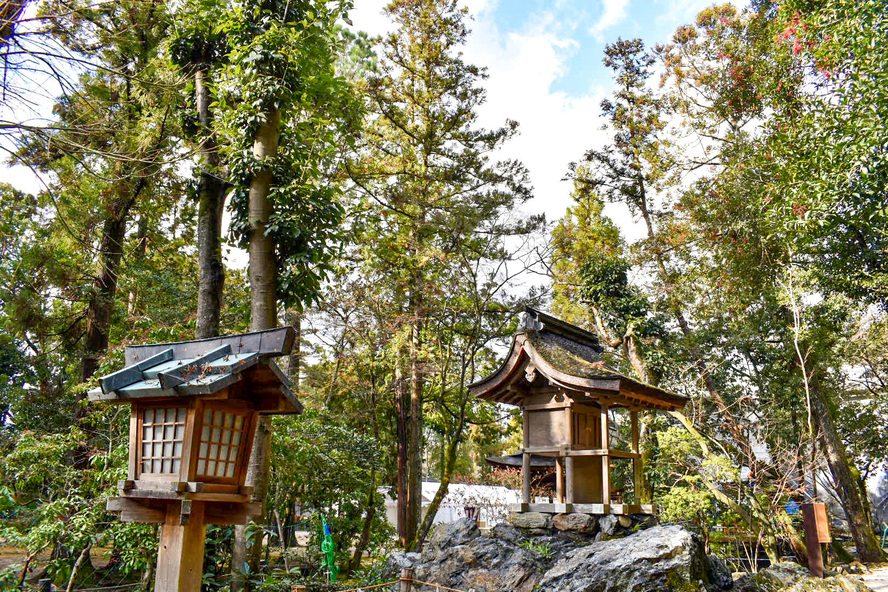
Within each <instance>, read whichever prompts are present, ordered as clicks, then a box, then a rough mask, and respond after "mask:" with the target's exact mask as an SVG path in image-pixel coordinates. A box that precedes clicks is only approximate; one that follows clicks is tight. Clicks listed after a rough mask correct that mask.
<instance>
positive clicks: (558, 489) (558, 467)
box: [555, 456, 564, 504]
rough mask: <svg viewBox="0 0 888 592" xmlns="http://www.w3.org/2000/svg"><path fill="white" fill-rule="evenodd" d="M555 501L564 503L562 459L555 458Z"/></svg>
mask: <svg viewBox="0 0 888 592" xmlns="http://www.w3.org/2000/svg"><path fill="white" fill-rule="evenodd" d="M555 501H556V502H557V503H559V504H563V503H564V457H561V456H556V457H555Z"/></svg>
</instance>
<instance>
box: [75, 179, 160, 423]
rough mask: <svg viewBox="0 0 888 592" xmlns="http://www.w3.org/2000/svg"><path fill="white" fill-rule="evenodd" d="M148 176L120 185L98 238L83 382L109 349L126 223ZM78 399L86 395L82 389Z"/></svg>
mask: <svg viewBox="0 0 888 592" xmlns="http://www.w3.org/2000/svg"><path fill="white" fill-rule="evenodd" d="M144 186H145V180H144V179H140V180H139V181H138V183H137V184H136V187H135V188H133V189H132V190H131V191H127V190H126V189H123V188H121V189H120V191H119V194H118V197H117V199H115V200H113V201H112V202H111V203H110V204H109V206H108V208H107V211H108V217H107V218H105V222H104V223H103V224H102V237H101V239H100V241H99V259H98V264H97V269H96V277H95V279H94V280H93V285H92V294H91V295H90V298H89V303H88V304H87V310H86V331H85V332H84V336H83V358H82V360H81V365H80V382H86V381H87V380H89V378H90V377H92V375H93V374H95V372H96V369H97V368H98V366H99V356H101V355H102V354H104V353H105V350H107V349H108V332H109V330H110V328H111V315H112V314H113V313H114V297H115V295H116V294H117V274H118V272H119V271H120V263H121V261H122V260H123V242H124V239H125V238H126V223H127V221H128V220H129V213H130V210H131V209H132V206H133V204H134V203H135V201H136V199H137V198H138V196H139V194H140V193H141V192H142V188H143V187H144ZM78 398H79V399H81V400H82V399H84V398H86V393H82V395H80V396H79V397H78ZM75 414H76V416H77V418H78V419H79V418H80V417H82V415H83V411H82V410H81V407H80V406H78V407H77V411H75Z"/></svg>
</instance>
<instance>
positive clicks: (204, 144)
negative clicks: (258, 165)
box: [194, 62, 225, 339]
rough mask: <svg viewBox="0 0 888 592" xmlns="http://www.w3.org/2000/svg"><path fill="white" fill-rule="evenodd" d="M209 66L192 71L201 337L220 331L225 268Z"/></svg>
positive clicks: (222, 188)
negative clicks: (196, 137) (196, 138)
mask: <svg viewBox="0 0 888 592" xmlns="http://www.w3.org/2000/svg"><path fill="white" fill-rule="evenodd" d="M208 71H209V67H208V66H207V64H206V63H205V62H202V63H199V64H198V67H197V69H196V70H195V72H194V98H195V102H196V103H197V120H198V124H199V134H200V156H201V160H202V163H201V171H200V180H199V182H198V212H197V252H198V255H197V261H198V268H199V272H200V280H199V287H198V292H197V329H196V331H195V337H197V339H204V338H207V337H215V336H216V335H218V334H219V319H220V317H221V314H222V290H223V287H224V284H225V268H224V266H223V263H222V210H223V209H224V206H225V183H223V182H222V181H221V180H220V179H219V177H218V174H219V168H220V167H219V163H220V160H219V152H218V150H217V146H216V142H215V140H214V138H213V135H212V130H211V127H210V126H211V123H212V114H211V113H210V99H211V97H210V91H209V89H208V88H207V80H206V79H207V75H208Z"/></svg>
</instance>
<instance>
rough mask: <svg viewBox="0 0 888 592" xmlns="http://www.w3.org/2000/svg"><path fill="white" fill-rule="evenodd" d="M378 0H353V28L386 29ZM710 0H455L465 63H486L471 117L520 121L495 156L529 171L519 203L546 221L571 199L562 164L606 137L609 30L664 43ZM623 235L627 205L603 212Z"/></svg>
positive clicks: (636, 232) (635, 234)
mask: <svg viewBox="0 0 888 592" xmlns="http://www.w3.org/2000/svg"><path fill="white" fill-rule="evenodd" d="M386 3H387V2H386V0H356V1H355V9H354V10H353V11H352V12H351V13H350V17H351V20H352V22H353V23H354V26H355V28H356V29H361V30H364V31H367V32H368V33H369V34H371V35H378V34H382V33H385V32H387V31H388V30H389V29H390V26H391V25H390V23H389V21H388V19H387V18H386V17H385V15H384V14H383V7H384V6H385V4H386ZM712 3H713V0H684V1H682V0H646V1H642V0H464V5H465V6H467V7H468V9H469V12H470V14H471V15H472V16H473V21H472V22H471V23H470V28H471V29H472V34H471V35H470V37H469V40H468V43H467V46H466V48H465V51H464V58H465V59H466V61H468V62H470V63H473V64H475V65H478V66H484V67H486V68H487V72H488V75H489V78H488V79H487V80H486V81H485V87H486V89H487V92H488V100H487V103H486V104H485V105H484V106H483V107H482V109H481V111H480V118H479V120H480V124H481V125H483V126H485V127H495V126H499V125H502V123H503V122H504V121H505V120H506V119H513V120H515V121H517V122H519V124H520V127H519V129H520V132H521V134H520V136H519V137H518V138H515V139H513V140H512V141H511V142H510V143H509V144H508V145H507V146H505V147H504V150H503V156H504V157H510V158H517V159H519V160H521V161H522V162H523V163H524V164H525V166H527V167H528V169H529V170H530V175H531V181H532V184H533V187H534V198H533V200H532V201H531V202H530V203H529V204H527V206H526V209H527V210H528V211H529V212H531V213H545V214H546V218H547V219H548V220H549V221H555V220H558V219H559V218H561V217H562V216H563V215H564V212H565V210H566V208H567V207H568V206H570V205H571V203H572V202H571V197H570V192H571V184H570V182H569V181H563V180H562V179H563V178H564V176H565V173H566V172H567V170H568V165H569V164H570V163H571V162H572V161H577V160H579V159H581V158H582V156H583V154H584V153H585V152H586V151H587V150H589V149H590V148H600V147H601V146H603V145H605V144H606V143H607V138H606V135H605V132H603V131H602V130H601V126H602V123H603V121H602V119H601V118H600V111H601V109H600V107H599V104H600V103H601V100H602V99H603V98H605V97H606V96H607V94H608V93H609V92H610V90H611V88H612V81H611V72H610V71H609V70H607V69H606V68H605V67H604V65H603V64H602V61H601V60H602V56H603V55H604V54H603V52H604V47H605V45H606V44H607V43H611V42H614V41H616V40H617V39H618V38H619V37H623V38H634V37H641V38H642V39H644V40H645V42H646V44H647V45H648V46H652V45H654V44H656V43H665V42H668V41H669V40H670V38H671V36H672V33H673V32H674V31H675V29H676V28H677V27H678V26H680V25H682V24H685V23H690V22H693V21H694V19H695V17H696V15H697V13H698V12H699V11H700V10H701V9H703V8H705V7H706V6H709V5H711V4H712ZM605 213H607V214H608V215H609V216H610V217H611V218H613V219H614V221H615V222H616V223H617V225H618V226H619V227H620V228H621V230H622V231H623V234H624V236H625V237H626V238H627V239H629V240H630V241H631V240H633V239H636V238H639V237H640V234H641V232H642V229H641V227H640V225H638V224H637V223H636V222H635V221H633V220H632V218H631V216H630V215H629V213H628V211H627V210H626V209H625V208H621V207H619V206H615V205H608V207H607V208H606V210H605Z"/></svg>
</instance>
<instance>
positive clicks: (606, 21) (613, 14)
mask: <svg viewBox="0 0 888 592" xmlns="http://www.w3.org/2000/svg"><path fill="white" fill-rule="evenodd" d="M628 8H629V0H602V12H601V16H600V17H599V18H598V20H597V21H596V22H595V24H594V25H592V28H590V29H589V33H590V34H591V35H592V36H593V37H595V39H597V40H598V41H599V42H601V41H604V32H605V31H607V30H608V29H610V28H611V27H615V26H617V25H619V24H620V23H622V22H623V21H624V20H626V17H627V16H628V10H627V9H628Z"/></svg>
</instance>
